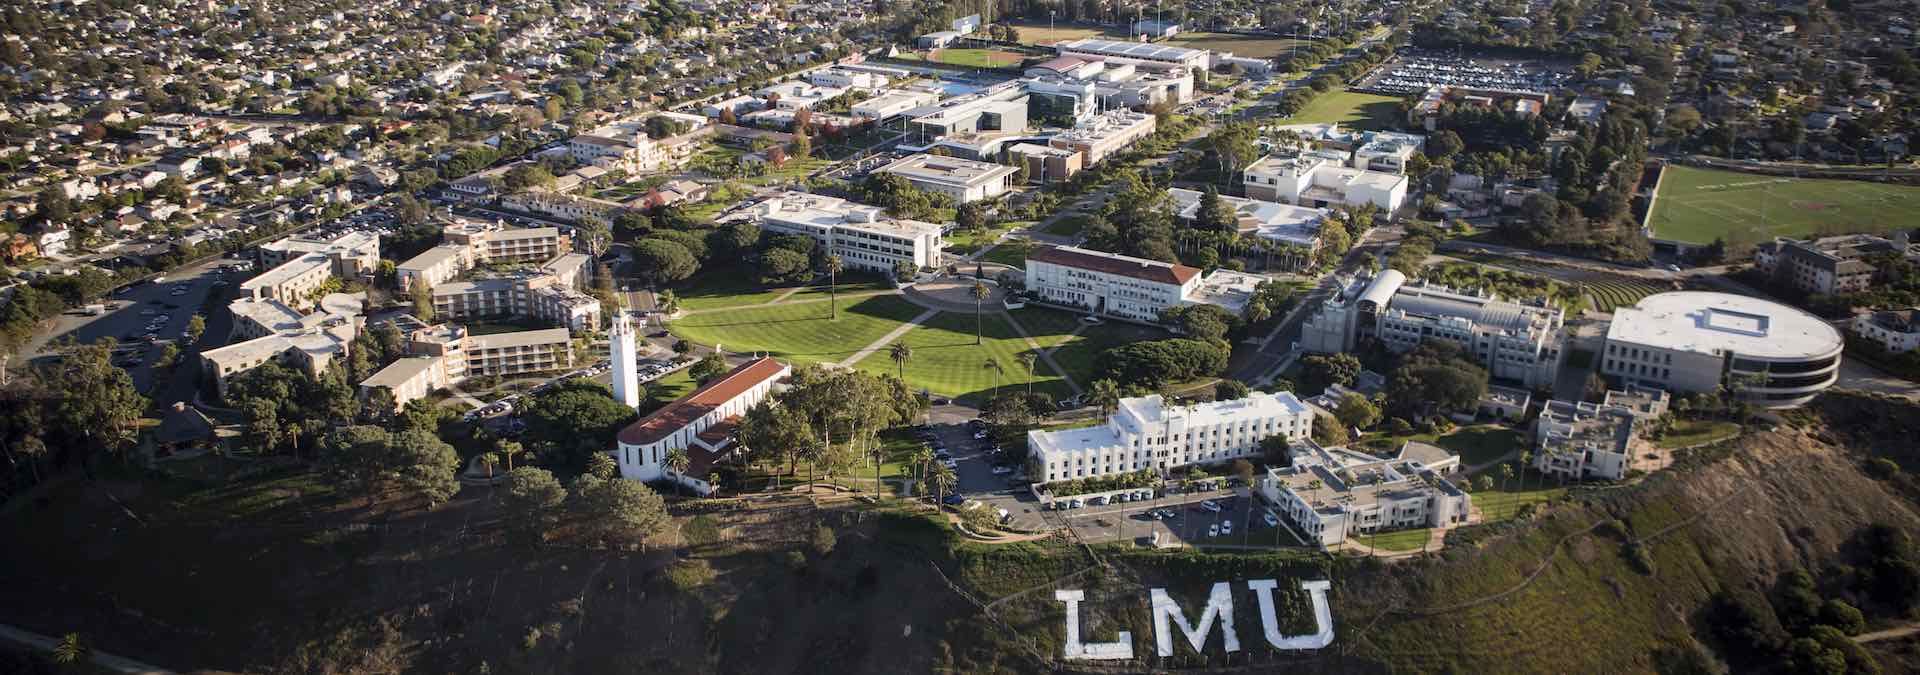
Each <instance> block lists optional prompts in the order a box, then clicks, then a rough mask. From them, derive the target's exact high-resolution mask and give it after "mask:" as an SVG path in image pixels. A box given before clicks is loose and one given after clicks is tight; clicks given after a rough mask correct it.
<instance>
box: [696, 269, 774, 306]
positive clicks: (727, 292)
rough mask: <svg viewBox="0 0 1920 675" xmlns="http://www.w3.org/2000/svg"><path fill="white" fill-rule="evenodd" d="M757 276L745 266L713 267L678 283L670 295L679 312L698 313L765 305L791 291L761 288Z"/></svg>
mask: <svg viewBox="0 0 1920 675" xmlns="http://www.w3.org/2000/svg"><path fill="white" fill-rule="evenodd" d="M756 276H758V274H757V273H756V272H754V271H753V270H751V269H748V268H747V267H745V266H737V265H728V266H725V267H713V268H708V269H704V270H701V271H700V273H699V274H695V275H693V278H692V279H688V280H686V281H683V282H681V283H680V284H679V286H678V287H676V288H674V289H673V292H674V293H677V294H679V296H680V308H681V309H684V310H701V309H720V308H723V307H740V306H743V305H761V304H766V303H769V302H773V300H774V299H775V298H778V297H780V294H782V293H785V292H787V291H790V290H793V289H792V288H791V287H789V288H768V287H765V286H762V285H760V282H759V281H758V280H757V279H756V278H755V277H756Z"/></svg>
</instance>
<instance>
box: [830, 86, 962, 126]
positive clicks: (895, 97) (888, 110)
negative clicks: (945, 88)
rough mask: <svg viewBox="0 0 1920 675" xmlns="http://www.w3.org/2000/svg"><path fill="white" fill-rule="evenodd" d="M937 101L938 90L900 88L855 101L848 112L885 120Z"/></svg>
mask: <svg viewBox="0 0 1920 675" xmlns="http://www.w3.org/2000/svg"><path fill="white" fill-rule="evenodd" d="M939 102H940V94H939V93H938V92H931V91H922V90H919V89H900V90H893V91H887V92H884V93H881V94H880V95H878V96H875V97H873V98H870V99H867V100H865V101H861V102H859V103H855V104H853V107H852V108H851V109H850V112H852V113H853V116H854V117H858V118H860V119H863V120H880V121H886V120H890V119H893V118H895V117H898V116H900V115H905V114H907V113H909V112H912V111H914V110H919V109H921V108H924V107H926V106H930V105H933V104H935V103H939Z"/></svg>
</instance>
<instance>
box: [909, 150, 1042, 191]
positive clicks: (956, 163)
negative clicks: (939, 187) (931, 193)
mask: <svg viewBox="0 0 1920 675" xmlns="http://www.w3.org/2000/svg"><path fill="white" fill-rule="evenodd" d="M879 170H880V171H881V172H884V173H891V174H897V175H900V176H902V177H905V178H908V179H911V180H922V181H927V182H930V183H946V184H949V185H982V184H985V183H989V182H992V181H995V180H1000V179H1003V178H1006V177H1007V176H1010V175H1013V174H1014V173H1016V172H1018V171H1019V169H1015V168H1013V167H1010V166H1006V165H1003V164H994V163H993V162H981V161H976V160H971V159H960V158H958V157H941V156H938V155H914V156H912V157H907V158H904V159H901V160H899V161H896V162H894V163H892V164H888V165H886V166H883V167H880V169H879Z"/></svg>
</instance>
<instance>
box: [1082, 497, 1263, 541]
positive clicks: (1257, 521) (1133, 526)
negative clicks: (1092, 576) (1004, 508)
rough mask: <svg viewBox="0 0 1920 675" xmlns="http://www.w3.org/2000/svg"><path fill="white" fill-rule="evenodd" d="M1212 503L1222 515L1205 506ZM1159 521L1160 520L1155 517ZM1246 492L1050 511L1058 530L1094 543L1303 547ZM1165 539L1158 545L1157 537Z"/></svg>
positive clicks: (1159, 498)
mask: <svg viewBox="0 0 1920 675" xmlns="http://www.w3.org/2000/svg"><path fill="white" fill-rule="evenodd" d="M1208 502H1211V503H1212V504H1214V505H1215V506H1217V507H1218V509H1217V510H1215V509H1212V508H1208V507H1206V506H1204V504H1206V503H1208ZM1156 512H1158V514H1159V516H1158V517H1156V515H1155V513H1156ZM1267 513H1268V509H1267V507H1266V505H1265V504H1262V503H1260V500H1258V499H1256V498H1254V497H1253V496H1252V495H1251V494H1249V493H1248V492H1247V490H1246V489H1245V488H1228V489H1222V490H1213V491H1206V492H1194V493H1188V494H1169V495H1164V496H1161V497H1157V498H1154V499H1149V500H1145V501H1133V502H1124V503H1121V504H1117V505H1107V506H1084V507H1081V508H1078V509H1070V510H1066V511H1047V512H1045V514H1046V515H1045V517H1046V518H1047V519H1048V520H1049V521H1050V522H1051V523H1052V524H1053V525H1054V526H1056V527H1059V526H1065V527H1072V528H1073V531H1074V534H1076V535H1078V536H1079V538H1080V539H1081V540H1082V541H1086V542H1088V543H1100V542H1115V541H1119V542H1133V543H1136V544H1139V545H1142V546H1147V545H1158V546H1162V547H1165V546H1180V545H1187V546H1236V547H1257V548H1274V547H1295V546H1300V545H1301V544H1300V542H1299V540H1298V539H1296V538H1295V537H1294V536H1293V534H1292V533H1291V532H1289V531H1287V529H1286V527H1285V526H1284V524H1280V523H1279V522H1278V521H1279V518H1278V516H1277V515H1276V516H1275V517H1274V518H1273V519H1272V521H1273V524H1269V519H1268V518H1267ZM1155 533H1158V534H1159V539H1158V542H1157V544H1156V542H1155V540H1154V534H1155Z"/></svg>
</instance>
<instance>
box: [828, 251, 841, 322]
mask: <svg viewBox="0 0 1920 675" xmlns="http://www.w3.org/2000/svg"><path fill="white" fill-rule="evenodd" d="M843 268H844V266H843V265H841V264H840V256H837V255H830V256H827V318H828V319H838V318H840V270H841V269H843Z"/></svg>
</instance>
